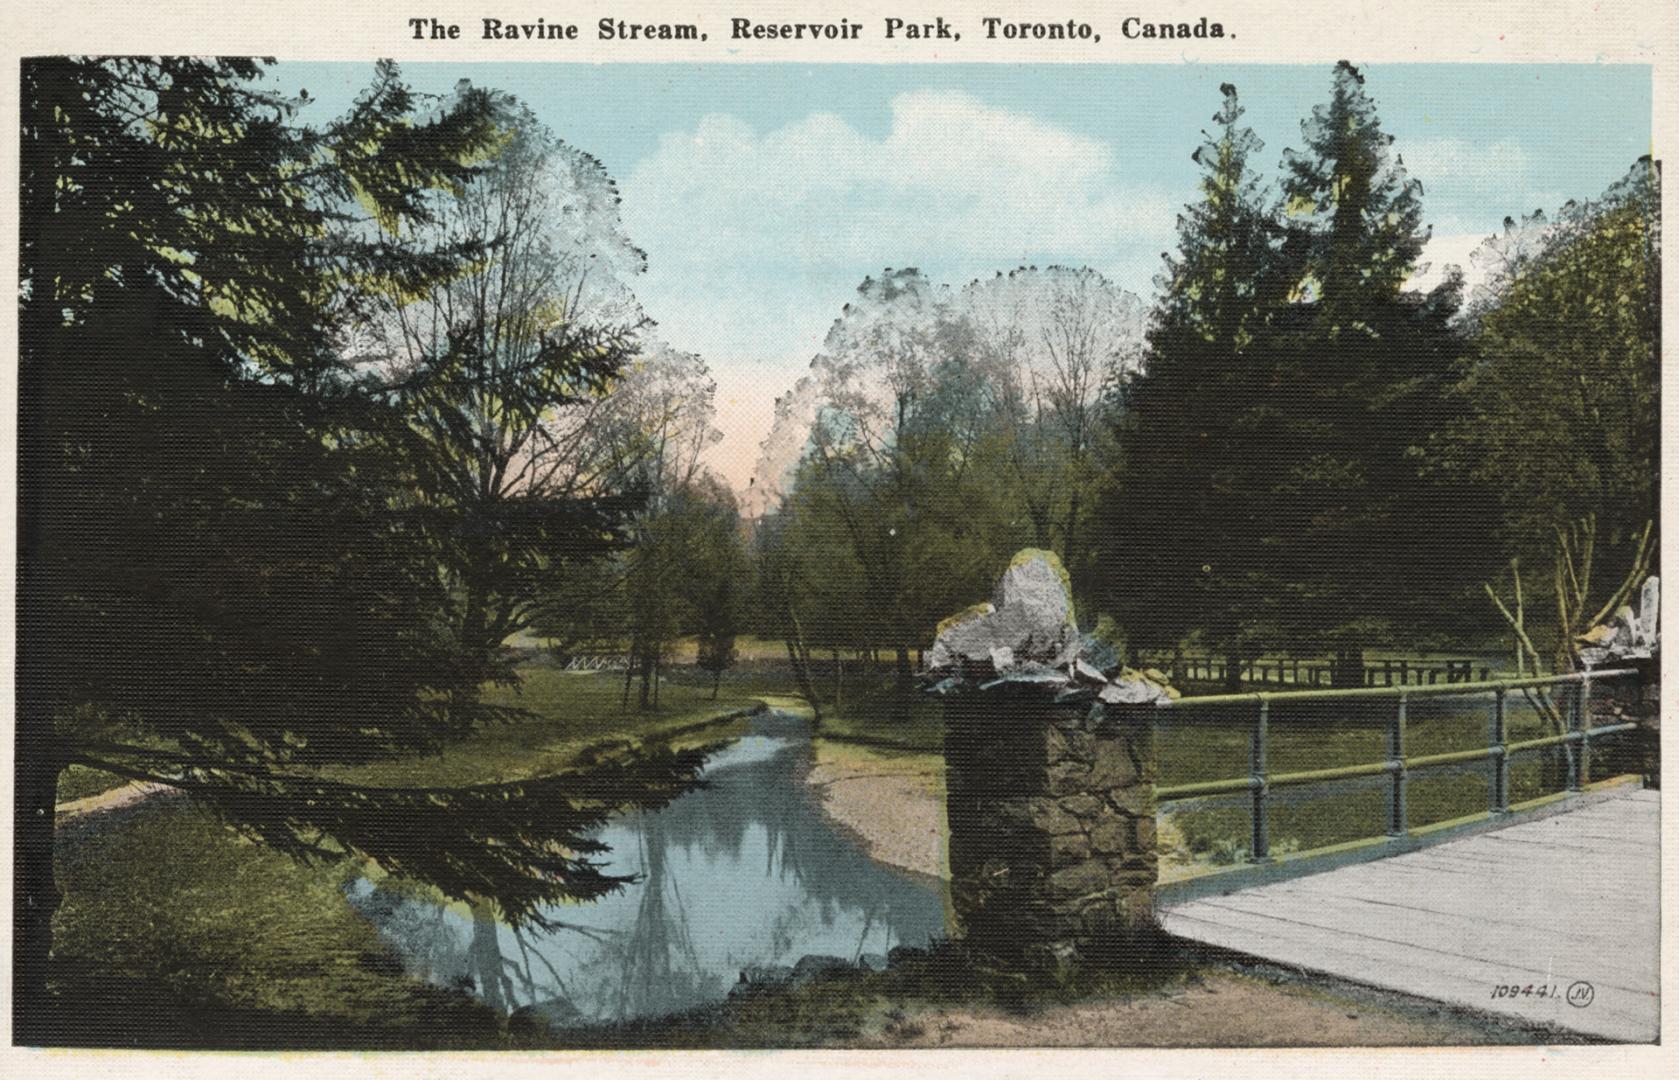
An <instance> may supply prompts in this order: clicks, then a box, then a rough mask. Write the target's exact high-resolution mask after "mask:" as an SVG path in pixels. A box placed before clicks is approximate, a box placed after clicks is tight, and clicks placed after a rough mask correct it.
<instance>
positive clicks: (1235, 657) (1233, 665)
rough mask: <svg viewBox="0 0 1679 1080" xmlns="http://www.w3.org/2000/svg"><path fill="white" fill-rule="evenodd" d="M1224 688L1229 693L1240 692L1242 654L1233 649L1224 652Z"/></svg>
mask: <svg viewBox="0 0 1679 1080" xmlns="http://www.w3.org/2000/svg"><path fill="white" fill-rule="evenodd" d="M1224 689H1225V692H1226V693H1231V694H1239V693H1241V692H1242V656H1241V654H1240V653H1238V652H1237V651H1236V650H1235V649H1231V650H1230V651H1229V652H1227V653H1225V654H1224Z"/></svg>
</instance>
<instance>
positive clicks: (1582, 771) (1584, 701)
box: [1576, 672, 1592, 788]
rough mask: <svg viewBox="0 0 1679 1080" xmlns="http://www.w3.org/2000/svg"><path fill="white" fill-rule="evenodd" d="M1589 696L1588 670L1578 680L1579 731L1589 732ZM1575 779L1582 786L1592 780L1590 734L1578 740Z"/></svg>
mask: <svg viewBox="0 0 1679 1080" xmlns="http://www.w3.org/2000/svg"><path fill="white" fill-rule="evenodd" d="M1591 698H1592V677H1591V674H1590V672H1588V673H1587V674H1586V677H1585V678H1583V679H1581V680H1580V705H1579V715H1580V731H1581V732H1582V733H1585V732H1589V731H1591V729H1592V712H1591V707H1590V703H1591ZM1576 780H1577V781H1578V783H1579V785H1580V786H1581V787H1582V788H1583V787H1585V786H1586V785H1587V784H1590V783H1591V782H1592V740H1591V736H1590V735H1587V736H1586V737H1585V738H1583V739H1581V740H1580V765H1579V768H1578V770H1577V775H1576Z"/></svg>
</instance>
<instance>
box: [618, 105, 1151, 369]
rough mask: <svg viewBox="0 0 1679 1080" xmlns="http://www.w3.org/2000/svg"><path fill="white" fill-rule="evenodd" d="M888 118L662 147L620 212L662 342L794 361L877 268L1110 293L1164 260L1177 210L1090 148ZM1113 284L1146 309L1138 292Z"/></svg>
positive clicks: (898, 109)
mask: <svg viewBox="0 0 1679 1080" xmlns="http://www.w3.org/2000/svg"><path fill="white" fill-rule="evenodd" d="M891 108H892V121H891V126H890V129H889V130H888V132H887V133H886V135H885V136H884V137H882V138H876V137H872V136H869V135H866V134H864V133H862V132H860V131H858V130H857V129H856V128H854V127H852V126H851V124H850V123H848V122H847V121H846V120H844V119H843V118H841V117H839V116H837V115H835V114H832V113H826V112H815V113H811V114H809V115H807V116H805V117H803V118H802V119H800V120H797V121H795V122H793V123H790V124H788V125H786V126H784V127H781V128H778V129H775V130H773V131H768V132H759V131H756V130H754V129H753V128H752V127H751V126H750V125H749V124H747V123H745V122H744V121H742V120H740V119H739V118H737V117H734V116H731V115H725V114H713V115H709V116H706V117H704V118H703V119H702V120H701V121H700V122H699V123H698V125H697V126H696V127H694V128H693V129H691V130H685V131H678V132H670V133H667V134H666V135H664V136H663V137H662V138H661V140H660V142H659V147H658V149H657V150H656V151H655V152H654V153H653V154H652V155H650V156H649V157H648V158H646V159H644V160H643V161H642V162H641V163H639V164H638V165H637V166H636V168H635V169H634V171H633V172H632V173H631V174H630V175H629V176H628V178H627V179H626V180H625V183H624V205H623V212H624V217H625V223H626V226H627V228H628V231H629V234H630V235H631V236H632V237H634V238H635V239H636V241H637V242H638V243H640V244H641V245H643V246H644V247H645V248H646V249H647V253H648V258H649V271H648V274H647V276H646V278H645V279H644V280H643V282H642V283H641V284H640V286H639V287H638V292H639V293H640V294H641V295H642V298H643V301H644V303H645V304H646V306H647V309H648V311H649V313H650V314H652V315H653V316H654V318H656V319H658V320H659V321H660V323H661V324H662V327H663V332H664V333H665V334H666V335H667V336H669V337H670V338H671V339H672V340H673V341H675V342H676V343H678V344H679V345H680V346H681V347H683V348H688V349H696V350H698V351H700V352H702V353H704V354H706V355H707V356H708V357H709V358H711V359H713V360H714V361H721V360H724V359H725V358H726V357H728V356H730V355H738V354H748V355H754V356H759V357H764V358H769V357H775V358H778V359H782V360H783V361H784V362H787V361H794V360H795V359H799V360H808V358H809V356H810V355H811V353H813V352H814V351H815V346H816V345H817V344H818V343H819V342H820V341H821V338H822V335H823V334H824V333H825V332H826V330H827V327H828V325H829V323H830V322H831V321H832V320H833V319H834V318H835V317H836V316H837V315H838V313H839V309H840V306H841V305H842V304H843V303H845V301H846V300H847V299H849V297H850V296H851V293H852V290H853V289H855V287H856V286H857V284H858V283H859V282H860V281H861V280H862V278H863V276H864V275H866V274H870V273H879V272H880V271H881V270H882V269H883V268H885V267H888V266H893V267H901V266H921V267H924V268H925V269H927V270H928V271H929V272H930V273H932V274H934V275H935V276H938V277H941V278H942V279H945V280H950V281H951V282H952V283H953V284H960V283H961V281H960V280H958V279H959V278H965V277H967V276H976V275H980V274H989V273H991V272H992V271H995V270H1006V269H1009V268H1010V267H1012V266H1015V265H1018V264H1020V263H1021V262H1037V263H1040V264H1041V263H1046V262H1051V261H1062V262H1072V263H1076V264H1088V265H1091V266H1094V267H1096V268H1097V269H1100V270H1103V271H1104V272H1107V273H1110V274H1115V275H1116V276H1120V277H1122V278H1123V277H1126V276H1128V275H1125V274H1124V273H1123V271H1124V270H1125V269H1128V268H1134V267H1137V266H1148V267H1152V266H1153V265H1154V264H1155V261H1157V257H1158V253H1159V252H1160V251H1162V250H1164V249H1165V248H1167V247H1169V246H1170V245H1171V242H1172V238H1173V232H1172V230H1173V223H1174V220H1175V214H1176V211H1177V206H1176V204H1175V202H1174V201H1173V200H1171V199H1169V198H1168V197H1167V196H1166V195H1165V194H1164V193H1163V192H1159V191H1154V190H1146V189H1134V188H1130V187H1128V186H1127V185H1125V184H1124V183H1123V182H1122V180H1121V177H1120V172H1121V169H1120V164H1121V163H1120V162H1119V160H1118V158H1117V155H1116V153H1115V150H1114V149H1113V148H1112V147H1110V146H1109V145H1107V144H1105V143H1102V142H1099V141H1097V140H1094V139H1091V138H1088V137H1086V136H1083V135H1080V134H1077V133H1075V132H1071V131H1067V130H1064V129H1061V128H1058V127H1055V126H1053V125H1050V124H1046V123H1044V122H1043V121H1041V120H1038V119H1036V118H1034V117H1031V116H1028V115H1025V114H1023V113H1017V112H1011V111H1008V110H1003V109H997V108H993V107H991V106H988V105H986V104H985V103H984V102H982V101H980V100H978V99H976V98H974V97H972V96H970V95H967V94H963V93H959V92H948V91H938V92H933V91H916V92H911V93H905V94H901V95H899V96H898V97H897V98H895V99H894V100H893V101H892V106H891ZM1148 272H1152V269H1151V270H1150V271H1148ZM1122 284H1125V285H1127V286H1129V287H1131V288H1134V289H1137V290H1138V291H1141V292H1144V293H1146V292H1147V286H1148V282H1147V280H1146V278H1145V279H1144V280H1141V281H1130V280H1123V281H1122Z"/></svg>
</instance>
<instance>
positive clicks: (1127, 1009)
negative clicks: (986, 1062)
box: [848, 969, 1574, 1047]
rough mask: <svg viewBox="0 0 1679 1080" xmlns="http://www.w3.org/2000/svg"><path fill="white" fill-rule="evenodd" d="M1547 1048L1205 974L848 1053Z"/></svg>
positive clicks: (1328, 993)
mask: <svg viewBox="0 0 1679 1080" xmlns="http://www.w3.org/2000/svg"><path fill="white" fill-rule="evenodd" d="M1554 1038H1557V1036H1551V1035H1547V1034H1546V1033H1544V1032H1541V1031H1537V1030H1526V1029H1522V1028H1517V1027H1513V1026H1509V1025H1505V1024H1502V1023H1499V1022H1498V1021H1496V1020H1494V1019H1491V1018H1487V1017H1480V1016H1476V1015H1473V1014H1469V1013H1465V1012H1461V1011H1458V1010H1454V1009H1451V1008H1450V1007H1448V1006H1444V1005H1437V1004H1435V1003H1433V1002H1428V1001H1420V1000H1416V999H1409V998H1404V997H1402V996H1398V995H1388V994H1385V993H1383V992H1381V991H1375V990H1366V989H1364V988H1362V987H1354V986H1350V985H1346V984H1340V983H1327V984H1324V983H1319V982H1318V981H1316V980H1313V979H1310V978H1306V977H1299V978H1298V979H1297V980H1296V981H1292V982H1288V983H1278V982H1276V981H1273V980H1271V979H1267V978H1262V977H1256V976H1253V975H1248V974H1242V973H1239V972H1235V971H1229V970H1220V969H1212V970H1209V971H1207V972H1206V973H1205V974H1204V975H1203V976H1202V978H1201V979H1200V980H1199V981H1198V982H1195V983H1193V984H1191V985H1188V986H1183V987H1177V988H1174V989H1172V990H1170V991H1165V992H1162V993H1159V994H1155V995H1148V996H1140V997H1137V998H1135V999H1132V1000H1115V1001H1094V1002H1088V1003H1080V1004H1076V1005H1061V1006H1054V1007H1050V1008H1046V1009H1041V1010H1036V1011H1034V1012H1032V1013H1031V1014H1030V1015H1016V1014H1009V1013H1005V1012H1002V1011H1000V1010H995V1009H972V1010H970V1009H959V1008H958V1009H934V1010H929V1011H918V1012H914V1013H908V1014H894V1015H892V1016H890V1017H888V1019H887V1020H886V1022H885V1023H884V1024H883V1025H881V1027H880V1028H879V1030H877V1031H870V1032H866V1033H865V1034H864V1035H863V1036H862V1037H860V1038H858V1039H856V1040H855V1041H853V1042H851V1043H849V1044H848V1045H852V1046H858V1047H929V1046H958V1047H959V1046H966V1047H986V1046H1064V1047H1065V1046H1110V1047H1111V1046H1137V1047H1196V1046H1200V1047H1208V1046H1211V1047H1236V1046H1241V1047H1250V1046H1442V1045H1449V1046H1466V1045H1483V1044H1509V1043H1516V1044H1532V1043H1538V1042H1546V1041H1550V1040H1552V1039H1554ZM1561 1038H1562V1039H1563V1040H1564V1041H1574V1040H1571V1039H1569V1038H1568V1037H1567V1036H1565V1035H1564V1036H1561Z"/></svg>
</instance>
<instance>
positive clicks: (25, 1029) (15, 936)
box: [12, 717, 65, 1046]
mask: <svg viewBox="0 0 1679 1080" xmlns="http://www.w3.org/2000/svg"><path fill="white" fill-rule="evenodd" d="M51 723H52V721H51V720H50V719H46V720H37V721H34V722H24V721H23V720H22V718H21V717H20V724H19V726H20V728H22V729H23V730H20V732H19V735H20V738H19V748H20V750H22V751H23V753H21V754H19V757H18V762H17V788H16V790H15V791H14V792H13V800H12V813H13V817H12V822H13V825H14V828H15V832H14V834H13V837H12V1041H13V1042H14V1043H15V1044H17V1045H20V1046H40V1045H44V1044H46V1043H47V1042H49V1041H53V1040H54V1036H55V1035H57V1036H60V1037H61V1036H62V1034H63V1033H62V1032H61V1031H59V1030H58V1028H57V1025H56V1024H55V1019H56V1016H55V1014H56V1009H54V1007H53V1002H52V999H51V998H49V997H48V996H47V967H48V958H49V956H50V954H51V952H52V920H53V915H54V914H56V913H57V911H58V906H59V904H60V903H61V902H62V901H63V899H64V897H63V894H62V893H60V892H59V890H58V879H57V876H56V875H55V874H54V872H53V812H54V808H55V804H56V803H57V794H58V775H59V773H60V772H62V771H63V770H64V765H65V762H64V760H63V756H62V750H61V749H60V748H59V747H57V745H56V740H54V739H53V738H52V737H51V735H50V733H49V734H48V735H47V736H46V737H45V738H27V735H28V734H31V733H29V732H28V727H37V728H38V727H41V726H46V727H47V728H48V730H49V732H50V725H51Z"/></svg>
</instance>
